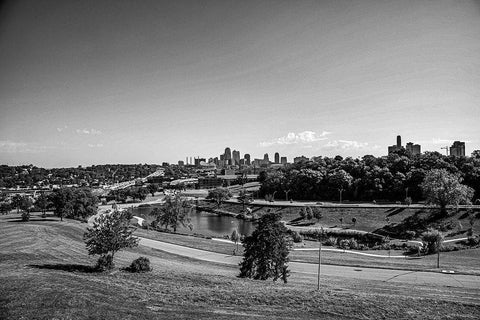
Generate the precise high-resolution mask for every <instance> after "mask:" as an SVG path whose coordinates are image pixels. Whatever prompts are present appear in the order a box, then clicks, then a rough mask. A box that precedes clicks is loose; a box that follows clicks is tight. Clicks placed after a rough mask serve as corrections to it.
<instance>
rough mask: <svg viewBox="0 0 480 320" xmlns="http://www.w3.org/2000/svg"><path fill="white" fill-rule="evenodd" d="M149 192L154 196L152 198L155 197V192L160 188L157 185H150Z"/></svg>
mask: <svg viewBox="0 0 480 320" xmlns="http://www.w3.org/2000/svg"><path fill="white" fill-rule="evenodd" d="M147 190H148V192H150V194H151V195H152V197H154V196H155V192H157V191H158V187H157V185H156V184H153V183H151V184H149V185H148V186H147Z"/></svg>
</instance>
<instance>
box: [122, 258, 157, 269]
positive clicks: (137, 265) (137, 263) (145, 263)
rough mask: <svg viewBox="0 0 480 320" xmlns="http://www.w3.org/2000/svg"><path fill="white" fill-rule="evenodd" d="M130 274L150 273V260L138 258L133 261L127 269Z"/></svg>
mask: <svg viewBox="0 0 480 320" xmlns="http://www.w3.org/2000/svg"><path fill="white" fill-rule="evenodd" d="M127 270H128V271H130V272H147V271H152V268H151V267H150V260H149V259H148V258H146V257H139V258H137V259H135V260H133V262H132V264H131V265H130V266H129V267H128V268H127Z"/></svg>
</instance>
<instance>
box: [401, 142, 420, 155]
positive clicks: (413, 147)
mask: <svg viewBox="0 0 480 320" xmlns="http://www.w3.org/2000/svg"><path fill="white" fill-rule="evenodd" d="M421 148H422V147H421V146H420V145H419V144H413V142H409V143H407V144H406V145H405V149H407V151H408V152H410V154H412V155H414V156H416V155H419V154H420V153H422V152H421Z"/></svg>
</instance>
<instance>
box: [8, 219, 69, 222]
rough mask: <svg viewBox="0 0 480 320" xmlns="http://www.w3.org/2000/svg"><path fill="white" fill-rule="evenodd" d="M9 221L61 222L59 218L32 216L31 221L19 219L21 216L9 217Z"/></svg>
mask: <svg viewBox="0 0 480 320" xmlns="http://www.w3.org/2000/svg"><path fill="white" fill-rule="evenodd" d="M7 222H14V223H17V222H23V223H28V222H60V220H59V219H51V218H39V219H37V218H33V219H32V218H30V220H29V221H22V219H19V218H9V219H7Z"/></svg>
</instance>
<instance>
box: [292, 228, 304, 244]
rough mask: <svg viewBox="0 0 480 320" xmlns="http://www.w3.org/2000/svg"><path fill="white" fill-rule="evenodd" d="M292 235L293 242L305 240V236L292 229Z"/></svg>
mask: <svg viewBox="0 0 480 320" xmlns="http://www.w3.org/2000/svg"><path fill="white" fill-rule="evenodd" d="M290 235H291V236H292V239H293V242H295V243H299V242H302V241H303V237H302V236H301V235H300V233H298V232H297V231H292V232H291V233H290Z"/></svg>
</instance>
